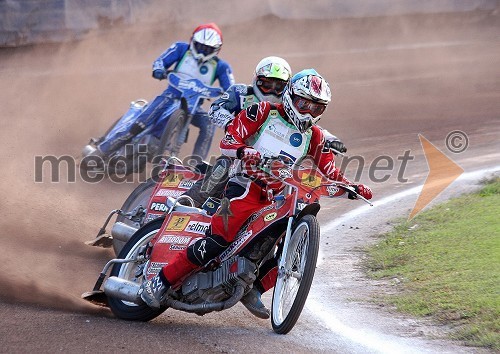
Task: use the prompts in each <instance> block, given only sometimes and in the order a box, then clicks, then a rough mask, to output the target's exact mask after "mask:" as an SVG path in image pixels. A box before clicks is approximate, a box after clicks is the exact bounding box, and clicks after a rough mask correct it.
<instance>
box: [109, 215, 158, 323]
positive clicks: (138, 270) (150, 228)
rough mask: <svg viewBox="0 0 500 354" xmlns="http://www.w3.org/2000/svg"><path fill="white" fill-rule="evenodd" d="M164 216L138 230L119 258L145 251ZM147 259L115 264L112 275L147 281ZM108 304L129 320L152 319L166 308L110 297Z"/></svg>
mask: <svg viewBox="0 0 500 354" xmlns="http://www.w3.org/2000/svg"><path fill="white" fill-rule="evenodd" d="M163 220H164V218H159V219H156V220H154V221H152V222H150V223H148V224H146V225H144V227H142V228H140V229H139V230H137V232H136V233H135V234H134V236H132V238H131V239H130V240H129V241H128V242H127V243H126V244H125V246H124V247H123V249H122V250H121V252H120V254H119V255H118V258H120V259H124V258H134V257H136V256H137V254H138V253H139V252H144V251H145V247H143V246H146V245H147V244H148V242H149V241H151V239H152V238H153V237H154V236H155V235H156V234H157V233H158V232H159V231H160V228H161V225H162V223H163ZM146 263H147V262H146V261H145V260H142V261H137V262H129V263H122V264H118V263H117V264H115V265H114V266H113V269H112V270H111V274H110V276H115V277H119V278H122V279H126V280H130V281H133V282H136V283H139V284H142V282H143V281H145V278H144V267H145V266H146ZM108 304H109V307H110V308H111V311H112V312H113V313H114V314H115V316H116V317H118V318H121V319H123V320H128V321H144V322H146V321H150V320H152V319H153V318H155V317H157V316H159V315H160V314H161V313H163V312H164V311H165V310H166V308H160V309H154V308H151V307H149V306H148V305H146V304H145V303H141V304H135V303H133V302H129V301H124V300H119V299H116V298H113V297H109V298H108Z"/></svg>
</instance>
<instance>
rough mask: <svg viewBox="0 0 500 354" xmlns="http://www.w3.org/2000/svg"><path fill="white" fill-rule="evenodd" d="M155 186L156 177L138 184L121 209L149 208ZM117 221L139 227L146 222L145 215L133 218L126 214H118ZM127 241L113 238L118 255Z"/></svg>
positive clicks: (128, 210) (126, 210)
mask: <svg viewBox="0 0 500 354" xmlns="http://www.w3.org/2000/svg"><path fill="white" fill-rule="evenodd" d="M155 186H156V182H155V178H153V177H151V178H149V179H148V180H146V181H145V182H144V183H141V184H140V185H138V186H137V188H135V189H134V190H133V192H132V193H130V195H129V196H128V198H127V199H126V200H125V202H124V203H123V205H122V207H121V210H122V211H124V212H126V213H128V212H130V211H132V210H134V209H136V210H137V208H139V207H140V206H142V207H143V208H144V209H147V207H148V202H149V198H150V196H151V193H153V190H154V188H155ZM116 222H122V223H124V224H127V225H129V226H132V227H136V228H139V227H141V226H142V225H143V224H144V217H142V218H135V219H132V220H131V219H129V218H128V217H126V216H123V215H118V217H117V218H116ZM125 243H126V242H123V241H121V240H118V239H113V249H114V251H115V254H116V255H118V254H119V253H120V251H121V250H122V248H123V246H125Z"/></svg>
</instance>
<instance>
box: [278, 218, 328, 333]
mask: <svg viewBox="0 0 500 354" xmlns="http://www.w3.org/2000/svg"><path fill="white" fill-rule="evenodd" d="M319 236H320V230H319V224H318V221H317V220H316V217H315V216H314V215H305V216H304V217H302V218H301V219H300V220H299V221H298V222H297V224H296V226H295V227H294V230H293V231H292V236H291V237H290V242H289V245H288V249H287V251H286V254H282V255H281V257H285V259H286V261H285V267H284V269H279V270H278V277H277V279H276V285H275V286H274V292H273V300H272V308H271V324H272V327H273V330H274V332H276V333H278V334H287V333H288V332H290V331H291V330H292V328H293V327H294V326H295V323H296V322H297V320H298V319H299V317H300V314H301V312H302V309H303V308H304V304H305V302H306V299H307V295H308V294H309V289H310V288H311V283H312V280H313V277H314V271H315V269H316V261H317V259H318V249H319Z"/></svg>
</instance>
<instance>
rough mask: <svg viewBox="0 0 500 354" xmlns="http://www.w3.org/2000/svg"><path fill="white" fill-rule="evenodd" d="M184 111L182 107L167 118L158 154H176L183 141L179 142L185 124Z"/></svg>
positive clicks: (185, 116)
mask: <svg viewBox="0 0 500 354" xmlns="http://www.w3.org/2000/svg"><path fill="white" fill-rule="evenodd" d="M187 119H188V117H187V115H186V112H184V110H182V109H178V110H176V111H174V113H172V114H171V115H170V118H168V122H167V125H166V126H165V130H164V131H163V134H162V136H161V139H160V144H159V146H160V149H159V154H161V155H162V156H177V155H178V154H179V151H180V149H181V146H182V144H183V143H184V141H182V142H179V135H180V133H181V131H182V128H183V127H184V126H185V125H186V124H187Z"/></svg>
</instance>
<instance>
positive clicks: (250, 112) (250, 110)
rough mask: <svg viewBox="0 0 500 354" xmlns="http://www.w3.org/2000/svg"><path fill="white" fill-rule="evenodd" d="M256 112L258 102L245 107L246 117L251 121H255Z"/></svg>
mask: <svg viewBox="0 0 500 354" xmlns="http://www.w3.org/2000/svg"><path fill="white" fill-rule="evenodd" d="M258 112H259V104H258V103H254V104H253V105H251V106H249V107H248V108H247V109H246V113H247V118H248V119H250V120H251V121H252V122H256V121H257V113H258Z"/></svg>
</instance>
